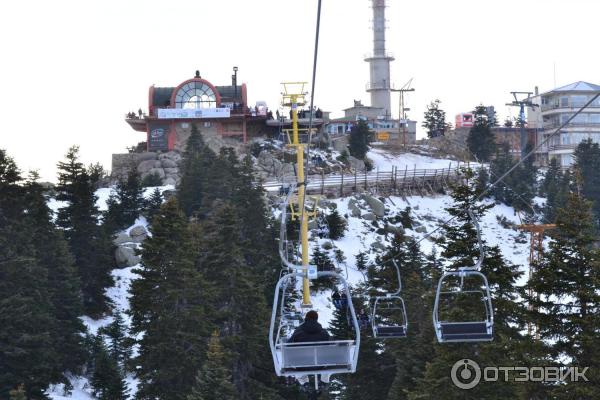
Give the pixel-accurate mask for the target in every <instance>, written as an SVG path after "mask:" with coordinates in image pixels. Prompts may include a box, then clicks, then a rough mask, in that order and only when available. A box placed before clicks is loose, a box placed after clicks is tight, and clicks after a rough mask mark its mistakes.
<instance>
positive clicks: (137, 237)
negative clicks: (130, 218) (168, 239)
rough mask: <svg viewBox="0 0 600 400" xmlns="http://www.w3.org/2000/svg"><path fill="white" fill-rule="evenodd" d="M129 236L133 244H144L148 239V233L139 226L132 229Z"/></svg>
mask: <svg viewBox="0 0 600 400" xmlns="http://www.w3.org/2000/svg"><path fill="white" fill-rule="evenodd" d="M129 236H130V237H131V241H132V242H135V243H142V242H143V241H144V240H145V239H146V238H147V237H148V231H147V230H146V228H144V227H143V226H142V225H137V226H134V227H133V228H131V230H130V231H129Z"/></svg>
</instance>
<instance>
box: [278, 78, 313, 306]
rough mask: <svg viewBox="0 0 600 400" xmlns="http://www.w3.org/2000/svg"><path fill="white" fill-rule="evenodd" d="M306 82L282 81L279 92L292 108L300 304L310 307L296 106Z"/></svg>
mask: <svg viewBox="0 0 600 400" xmlns="http://www.w3.org/2000/svg"><path fill="white" fill-rule="evenodd" d="M306 84H307V82H282V83H281V85H282V86H283V92H281V96H282V102H281V105H282V106H284V107H290V108H291V109H292V138H291V143H289V144H288V145H289V146H290V147H293V148H295V149H296V164H297V166H296V171H297V178H298V180H297V182H298V197H297V200H298V201H297V206H298V208H297V210H298V211H297V212H298V216H299V218H300V241H301V255H302V269H303V271H302V272H303V274H304V278H303V279H302V306H303V307H310V306H311V301H310V285H309V279H308V213H307V212H306V209H305V204H306V202H305V196H306V187H305V186H304V184H305V179H304V145H303V144H302V143H300V139H299V134H298V106H303V105H305V104H306V95H307V94H308V93H307V92H306V91H305V90H304V86H305V85H306Z"/></svg>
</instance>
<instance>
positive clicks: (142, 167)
mask: <svg viewBox="0 0 600 400" xmlns="http://www.w3.org/2000/svg"><path fill="white" fill-rule="evenodd" d="M155 162H156V160H146V161H142V162H141V163H139V164H138V166H137V171H138V172H139V173H140V174H142V175H143V174H146V173H148V171H150V170H151V169H152V168H154V163H155ZM159 162H160V161H159Z"/></svg>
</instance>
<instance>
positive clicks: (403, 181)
mask: <svg viewBox="0 0 600 400" xmlns="http://www.w3.org/2000/svg"><path fill="white" fill-rule="evenodd" d="M407 172H408V164H406V165H404V178H402V189H404V185H405V184H406V173H407Z"/></svg>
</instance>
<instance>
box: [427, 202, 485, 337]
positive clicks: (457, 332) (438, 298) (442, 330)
mask: <svg viewBox="0 0 600 400" xmlns="http://www.w3.org/2000/svg"><path fill="white" fill-rule="evenodd" d="M467 213H468V214H469V217H470V218H471V220H472V221H473V225H475V228H476V231H477V241H478V244H479V259H478V260H477V262H476V264H475V265H474V266H473V267H463V268H459V269H457V270H456V271H448V272H446V273H444V274H443V275H442V277H441V278H440V280H439V282H438V286H437V290H436V293H435V303H434V306H433V327H434V329H435V333H436V336H437V339H438V342H439V343H457V342H489V341H492V340H493V339H494V309H493V307H492V296H491V294H490V285H489V283H488V280H487V278H486V277H485V275H484V274H482V273H481V272H479V270H480V269H481V265H482V263H483V258H484V253H483V242H482V241H481V229H480V228H479V223H478V222H477V219H476V218H475V216H474V215H473V212H472V211H471V210H467ZM456 278H458V279H456ZM452 279H456V280H457V281H458V282H459V284H455V285H454V286H451V285H448V282H451V280H452ZM444 285H446V286H448V287H449V289H448V290H444ZM469 297H471V298H473V297H475V298H476V300H477V302H478V303H479V302H481V307H478V308H479V312H478V313H477V315H475V313H473V312H472V310H466V311H467V313H468V312H471V314H470V315H467V317H463V318H461V319H463V320H462V321H456V320H454V321H452V320H448V319H454V318H453V316H449V318H448V319H446V316H445V315H444V318H442V313H443V311H445V310H442V311H440V306H441V305H444V304H446V303H451V301H452V298H454V299H453V300H454V302H455V304H457V303H458V300H460V299H461V298H462V300H463V301H464V302H466V303H467V304H468V303H470V302H471V300H470V299H469ZM443 298H444V299H443ZM447 299H450V301H446V300H447ZM442 300H445V303H444V304H442ZM472 305H475V304H472ZM448 308H450V307H448ZM462 311H463V312H464V311H465V310H462ZM481 311H483V312H481ZM446 314H448V313H446Z"/></svg>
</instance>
